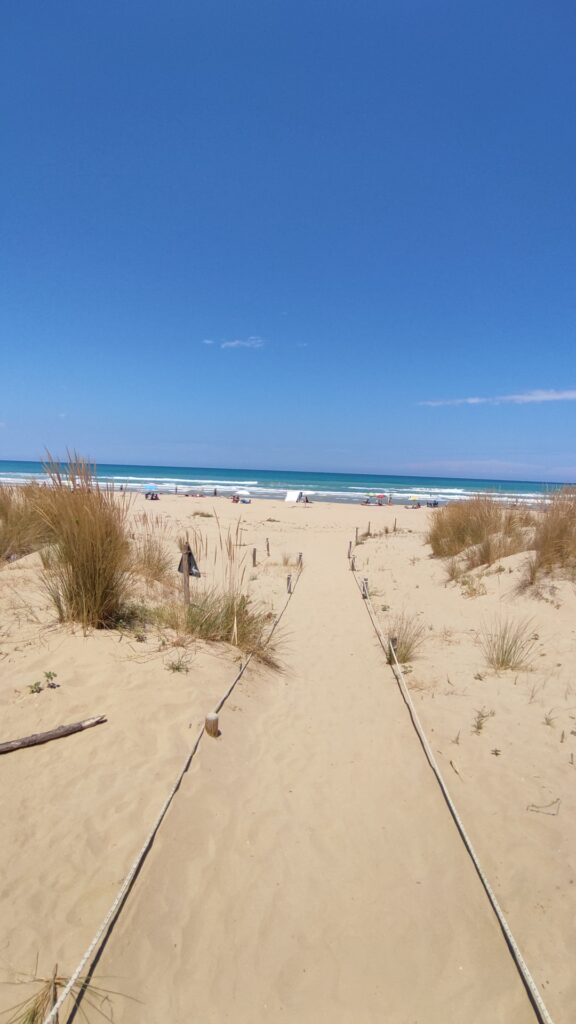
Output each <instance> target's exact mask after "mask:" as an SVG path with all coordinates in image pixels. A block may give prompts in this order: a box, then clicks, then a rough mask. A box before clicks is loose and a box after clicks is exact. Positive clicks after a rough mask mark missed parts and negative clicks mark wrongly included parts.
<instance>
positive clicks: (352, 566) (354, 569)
mask: <svg viewBox="0 0 576 1024" xmlns="http://www.w3.org/2000/svg"><path fill="white" fill-rule="evenodd" d="M350 568H351V570H352V572H355V571H356V559H355V558H354V555H352V558H351V559H350Z"/></svg>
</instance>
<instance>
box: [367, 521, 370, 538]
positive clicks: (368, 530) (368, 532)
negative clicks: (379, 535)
mask: <svg viewBox="0 0 576 1024" xmlns="http://www.w3.org/2000/svg"><path fill="white" fill-rule="evenodd" d="M366 533H367V534H368V536H370V523H368V529H367V530H366Z"/></svg>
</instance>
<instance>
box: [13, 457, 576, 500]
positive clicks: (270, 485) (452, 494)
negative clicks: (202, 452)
mask: <svg viewBox="0 0 576 1024" xmlns="http://www.w3.org/2000/svg"><path fill="white" fill-rule="evenodd" d="M97 472H98V477H99V479H100V480H101V481H102V483H106V484H113V485H114V486H115V487H118V488H120V487H123V488H126V489H128V490H132V491H138V490H142V489H143V488H145V487H146V485H147V484H149V483H153V484H155V485H156V487H157V488H158V491H159V492H160V493H162V491H164V492H167V493H174V491H175V490H176V488H177V489H178V491H179V492H185V491H188V490H190V491H193V492H194V493H196V492H199V493H204V494H213V493H214V489H215V488H216V489H217V491H218V493H219V494H233V493H234V491H235V490H236V489H237V488H239V487H241V488H245V489H246V490H248V491H250V494H251V495H252V496H253V497H255V498H284V496H285V494H286V491H287V490H299V491H300V490H301V491H304V492H306V493H308V494H309V495H310V497H311V499H312V500H316V501H342V502H361V501H363V500H364V499H365V498H366V496H367V495H376V494H385V495H387V496H388V495H391V496H392V501H393V502H394V503H395V504H402V503H403V502H405V501H407V500H408V499H410V497H412V496H414V497H416V498H418V499H419V500H420V501H423V502H425V501H430V500H436V501H438V502H439V503H441V504H444V503H445V502H448V501H455V500H458V499H462V498H466V497H469V496H470V495H472V494H480V493H481V494H491V495H494V496H495V497H498V498H501V499H502V500H505V501H518V502H522V503H533V502H536V501H538V500H541V499H542V498H545V497H546V496H547V495H549V494H550V493H551V492H552V491H554V490H556V489H557V488H558V487H560V486H562V485H561V484H550V483H538V482H534V481H530V480H515V481H510V480H465V479H458V478H455V477H423V476H390V475H387V474H385V473H382V474H367V473H307V472H293V471H291V472H287V471H285V470H270V469H245V470H240V469H210V468H205V467H200V468H199V467H187V466H114V465H106V464H101V465H99V466H98V467H97ZM27 480H40V481H44V480H46V475H45V473H44V471H43V467H42V464H41V463H40V462H5V461H0V484H2V483H24V482H25V481H27Z"/></svg>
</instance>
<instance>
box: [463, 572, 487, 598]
mask: <svg viewBox="0 0 576 1024" xmlns="http://www.w3.org/2000/svg"><path fill="white" fill-rule="evenodd" d="M459 582H460V586H461V587H462V593H463V594H464V597H484V595H485V594H486V587H485V586H484V584H483V582H482V580H481V579H479V578H478V577H477V576H461V577H460V580H459Z"/></svg>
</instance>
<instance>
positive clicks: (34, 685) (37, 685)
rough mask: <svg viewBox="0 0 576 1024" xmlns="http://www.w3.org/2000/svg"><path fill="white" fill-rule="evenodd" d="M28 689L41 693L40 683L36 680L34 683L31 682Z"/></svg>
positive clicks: (31, 691)
mask: <svg viewBox="0 0 576 1024" xmlns="http://www.w3.org/2000/svg"><path fill="white" fill-rule="evenodd" d="M28 689H29V691H30V693H42V683H41V682H38V681H37V682H35V683H32V685H31V686H29V687H28Z"/></svg>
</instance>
